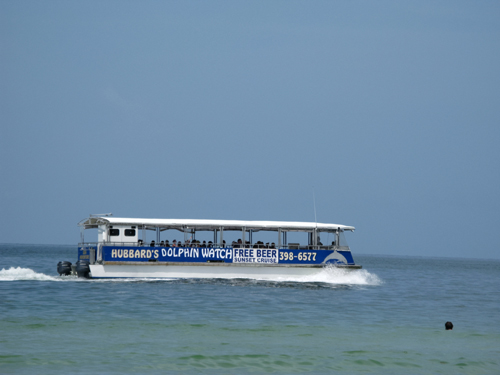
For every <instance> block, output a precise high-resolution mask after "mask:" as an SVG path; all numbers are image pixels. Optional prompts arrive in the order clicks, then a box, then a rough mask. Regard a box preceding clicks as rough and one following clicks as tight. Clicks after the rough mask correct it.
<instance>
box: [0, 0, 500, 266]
mask: <svg viewBox="0 0 500 375" xmlns="http://www.w3.org/2000/svg"><path fill="white" fill-rule="evenodd" d="M499 20H500V3H499V2H497V1H475V2H465V1H439V2H436V1H424V0H421V1H408V2H400V1H378V2H371V1H319V0H318V1H148V0H146V1H92V0H89V1H43V2H41V1H26V0H19V1H0V46H1V48H0V54H1V55H0V64H1V65H0V66H1V69H0V173H1V176H2V177H1V178H0V181H1V195H0V226H1V230H0V242H1V243H26V244H30V243H32V244H74V245H75V247H76V244H77V243H78V241H79V238H80V231H79V228H78V226H77V223H78V222H79V221H80V220H82V219H85V218H86V217H88V216H89V214H99V213H109V212H112V213H113V215H114V216H118V217H145V218H187V219H228V220H231V219H235V220H279V221H312V222H314V221H315V220H317V221H318V222H322V223H338V224H344V225H351V226H354V227H356V231H355V232H354V233H349V234H348V235H347V240H348V242H349V244H350V246H351V249H352V251H353V254H354V256H355V254H356V253H359V254H381V255H382V254H384V255H386V254H388V255H409V256H433V257H467V258H482V259H499V258H500V245H499V243H500V242H499V229H498V228H499V227H500V197H499V192H500V189H499V188H500V168H499V162H500V147H499V144H500V126H499V125H500V68H499V67H500V22H499ZM314 206H316V215H315V209H314ZM355 259H356V258H355Z"/></svg>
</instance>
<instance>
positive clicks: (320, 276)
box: [268, 266, 382, 285]
mask: <svg viewBox="0 0 500 375" xmlns="http://www.w3.org/2000/svg"><path fill="white" fill-rule="evenodd" d="M268 280H269V279H268ZM273 281H287V282H290V281H292V282H298V283H300V282H304V283H329V284H341V285H380V284H382V280H380V278H379V277H378V276H377V275H375V274H371V273H370V272H368V271H367V270H349V269H343V268H338V267H334V266H332V267H330V266H327V267H325V268H323V269H322V270H321V271H320V272H318V273H317V274H315V275H308V276H293V277H279V278H276V279H274V280H273Z"/></svg>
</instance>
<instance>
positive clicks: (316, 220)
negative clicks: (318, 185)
mask: <svg viewBox="0 0 500 375" xmlns="http://www.w3.org/2000/svg"><path fill="white" fill-rule="evenodd" d="M313 205H314V222H315V223H316V226H318V219H317V218H316V197H315V196H314V187H313Z"/></svg>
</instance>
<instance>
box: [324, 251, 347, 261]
mask: <svg viewBox="0 0 500 375" xmlns="http://www.w3.org/2000/svg"><path fill="white" fill-rule="evenodd" d="M323 263H324V264H328V263H332V264H347V259H346V258H345V257H344V256H343V255H342V254H340V253H339V252H338V251H337V250H335V251H334V252H333V253H331V254H330V255H328V256H327V257H326V258H325V260H324V261H323Z"/></svg>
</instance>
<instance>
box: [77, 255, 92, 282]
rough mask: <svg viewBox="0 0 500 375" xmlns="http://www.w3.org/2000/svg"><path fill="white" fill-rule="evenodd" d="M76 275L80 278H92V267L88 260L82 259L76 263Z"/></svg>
mask: <svg viewBox="0 0 500 375" xmlns="http://www.w3.org/2000/svg"><path fill="white" fill-rule="evenodd" d="M76 274H77V275H78V277H85V278H86V279H88V278H90V266H89V261H88V260H87V259H83V260H82V259H81V260H79V261H78V262H76Z"/></svg>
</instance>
